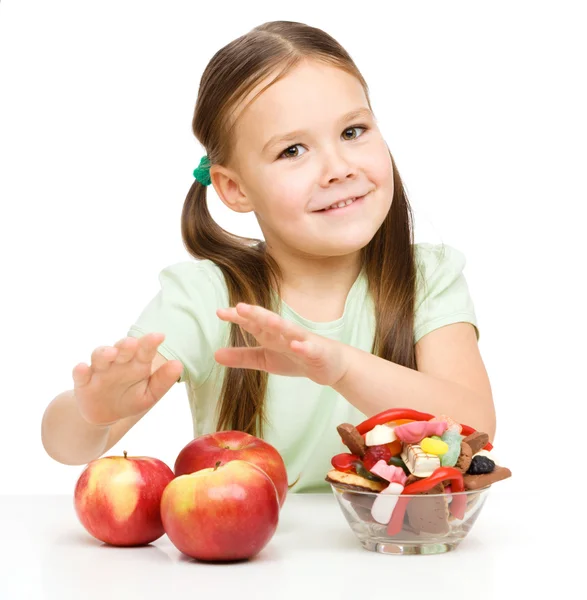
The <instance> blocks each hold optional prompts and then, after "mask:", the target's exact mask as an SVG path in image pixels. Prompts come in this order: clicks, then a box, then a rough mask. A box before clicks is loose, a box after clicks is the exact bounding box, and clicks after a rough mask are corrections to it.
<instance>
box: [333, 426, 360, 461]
mask: <svg viewBox="0 0 587 600" xmlns="http://www.w3.org/2000/svg"><path fill="white" fill-rule="evenodd" d="M336 431H338V434H339V435H340V437H341V438H342V443H343V444H344V445H345V446H346V447H347V448H348V449H349V450H350V451H351V454H354V455H355V456H359V457H361V458H362V457H363V456H365V451H366V450H367V445H366V444H365V440H364V439H363V436H362V435H361V434H360V433H359V432H358V431H357V428H356V427H355V426H354V425H351V424H350V423H343V424H342V425H339V426H338V427H337V428H336Z"/></svg>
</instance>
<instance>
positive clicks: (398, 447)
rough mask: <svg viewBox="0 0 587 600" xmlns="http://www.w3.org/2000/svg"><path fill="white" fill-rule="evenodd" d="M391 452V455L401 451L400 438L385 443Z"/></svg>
mask: <svg viewBox="0 0 587 600" xmlns="http://www.w3.org/2000/svg"><path fill="white" fill-rule="evenodd" d="M386 445H387V447H388V448H389V450H390V452H391V456H397V455H398V454H401V453H402V442H401V440H395V442H391V443H389V444H386Z"/></svg>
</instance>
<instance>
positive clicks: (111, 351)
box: [90, 346, 118, 373]
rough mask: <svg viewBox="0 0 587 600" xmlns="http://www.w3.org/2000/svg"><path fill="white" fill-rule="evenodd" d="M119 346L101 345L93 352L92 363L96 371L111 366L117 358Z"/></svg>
mask: <svg viewBox="0 0 587 600" xmlns="http://www.w3.org/2000/svg"><path fill="white" fill-rule="evenodd" d="M117 353H118V348H113V347H112V346H99V347H98V348H96V349H95V350H94V351H93V352H92V357H91V362H92V364H91V365H90V366H91V367H92V369H93V370H94V371H96V372H98V373H99V372H100V371H105V370H106V369H108V367H110V365H111V364H112V361H113V360H114V359H115V358H116V355H117Z"/></svg>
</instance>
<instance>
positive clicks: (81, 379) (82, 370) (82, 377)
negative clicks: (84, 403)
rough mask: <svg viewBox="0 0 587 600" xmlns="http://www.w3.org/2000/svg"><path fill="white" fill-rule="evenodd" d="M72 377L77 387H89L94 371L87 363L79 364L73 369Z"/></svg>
mask: <svg viewBox="0 0 587 600" xmlns="http://www.w3.org/2000/svg"><path fill="white" fill-rule="evenodd" d="M71 376H72V377H73V382H74V384H75V386H76V387H80V386H82V385H87V384H88V383H89V382H90V379H91V378H92V369H90V367H89V366H88V365H86V363H79V364H78V365H75V367H74V368H73V371H72V372H71Z"/></svg>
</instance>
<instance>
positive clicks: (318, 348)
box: [214, 302, 348, 386]
mask: <svg viewBox="0 0 587 600" xmlns="http://www.w3.org/2000/svg"><path fill="white" fill-rule="evenodd" d="M216 314H217V315H218V317H220V319H222V320H223V321H231V322H233V323H236V324H238V325H239V326H240V327H241V328H242V329H244V330H245V331H248V332H249V333H251V334H252V335H253V336H254V337H255V339H256V340H257V342H258V343H259V347H255V348H220V349H219V350H217V351H216V352H215V353H214V358H215V359H216V361H217V362H219V363H220V364H221V365H225V366H227V367H236V368H244V369H257V370H262V371H267V372H268V373H273V374H276V375H288V376H290V377H307V378H308V379H311V380H312V381H315V382H316V383H318V384H320V385H330V386H332V385H334V384H336V383H337V382H338V381H340V379H342V377H343V376H344V374H345V373H346V371H347V369H348V364H347V358H346V356H347V354H346V353H345V351H344V344H342V343H341V342H337V341H335V340H329V339H328V338H325V337H322V336H320V335H317V334H314V333H312V332H310V331H308V330H307V329H304V328H303V327H300V326H298V325H296V324H295V323H292V322H291V321H288V320H286V319H283V318H282V317H281V316H280V315H278V314H276V313H274V312H272V311H270V310H267V309H266V308H263V307H262V306H257V305H251V304H245V303H243V302H239V303H238V304H237V305H236V307H230V308H219V309H218V310H217V311H216Z"/></svg>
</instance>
